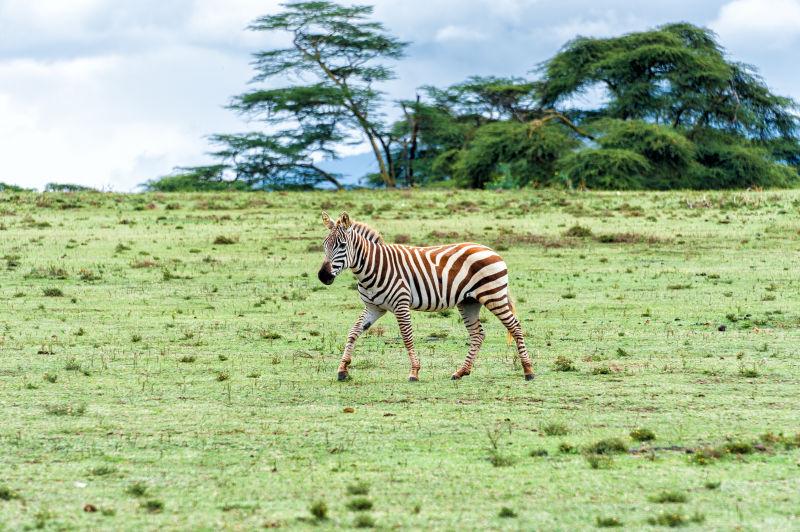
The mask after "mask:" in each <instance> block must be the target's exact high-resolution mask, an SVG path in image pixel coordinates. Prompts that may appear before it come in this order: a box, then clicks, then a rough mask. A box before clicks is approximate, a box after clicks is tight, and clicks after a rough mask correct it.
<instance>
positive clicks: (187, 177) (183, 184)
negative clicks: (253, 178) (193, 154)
mask: <svg viewBox="0 0 800 532" xmlns="http://www.w3.org/2000/svg"><path fill="white" fill-rule="evenodd" d="M226 169H227V166H226V165H221V164H218V165H212V166H197V167H194V168H179V169H177V170H176V172H175V173H173V174H171V175H168V176H163V177H160V178H157V179H153V180H150V181H148V182H146V183H144V184H143V185H142V187H143V188H144V189H145V190H147V191H149V192H191V191H196V192H219V191H232V190H247V189H248V188H249V187H248V185H247V183H245V182H242V181H234V180H229V179H226V177H225V170H226Z"/></svg>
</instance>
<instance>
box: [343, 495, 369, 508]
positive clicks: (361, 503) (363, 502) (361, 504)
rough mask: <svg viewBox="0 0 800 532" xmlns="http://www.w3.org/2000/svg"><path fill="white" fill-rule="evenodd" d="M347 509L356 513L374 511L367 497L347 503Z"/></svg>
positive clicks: (356, 498) (355, 498)
mask: <svg viewBox="0 0 800 532" xmlns="http://www.w3.org/2000/svg"><path fill="white" fill-rule="evenodd" d="M347 508H348V510H352V511H354V512H365V511H367V510H371V509H372V501H371V500H369V499H367V498H366V497H354V498H353V499H350V501H349V502H348V503H347Z"/></svg>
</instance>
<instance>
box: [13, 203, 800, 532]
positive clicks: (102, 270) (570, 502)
mask: <svg viewBox="0 0 800 532" xmlns="http://www.w3.org/2000/svg"><path fill="white" fill-rule="evenodd" d="M176 205H178V206H179V208H176V207H175V206H176ZM322 209H325V210H327V211H328V212H331V213H332V214H334V213H335V214H338V213H339V212H341V211H343V210H347V211H349V212H350V214H351V215H352V217H353V218H354V219H356V220H364V221H366V222H369V223H371V224H373V225H374V226H375V227H376V228H378V229H379V230H381V231H382V232H383V233H384V234H385V235H387V237H391V236H392V235H401V236H403V237H404V238H408V241H410V242H414V243H424V244H434V243H443V242H449V241H461V240H469V241H479V242H482V243H486V244H488V245H492V246H495V247H498V248H501V249H504V251H502V255H503V256H504V258H505V259H506V261H507V262H508V265H509V270H510V277H511V290H512V293H513V295H514V297H515V299H516V301H517V309H518V313H519V317H520V319H521V320H522V323H523V326H524V329H525V332H526V335H527V342H528V345H529V347H530V351H531V354H532V356H533V358H534V361H535V369H536V371H537V377H536V379H535V380H534V381H532V382H528V383H526V382H525V381H524V380H523V378H522V370H521V368H520V367H519V363H518V361H517V359H516V354H515V353H514V351H513V349H512V348H511V347H509V346H508V345H507V344H506V341H505V332H504V331H503V330H502V327H501V325H500V324H499V322H497V320H496V319H495V318H494V317H493V316H491V315H489V314H488V313H486V312H484V313H483V314H482V320H483V325H484V328H485V329H486V335H487V338H486V342H485V343H484V347H483V350H482V351H481V353H480V355H479V356H478V358H477V362H476V365H475V367H474V369H473V371H472V374H471V375H470V376H469V377H466V378H464V379H463V380H461V381H458V382H454V381H451V380H450V375H451V373H452V372H453V371H454V370H455V369H456V368H457V367H458V365H459V364H460V363H461V362H462V361H463V359H464V357H465V356H466V352H467V348H466V342H467V335H466V331H465V330H464V328H463V326H462V324H461V322H460V318H459V315H458V312H450V313H434V314H421V313H417V314H414V315H413V321H414V327H415V337H416V343H417V353H418V355H419V356H420V359H421V361H422V372H421V374H420V376H421V381H420V382H419V383H416V384H415V383H409V382H407V380H406V377H407V375H408V369H409V368H408V358H407V356H406V354H405V350H404V348H403V345H402V342H401V341H400V338H399V334H398V329H397V325H396V323H395V322H394V320H393V318H392V317H391V316H386V317H384V318H383V319H382V320H381V321H379V322H378V323H377V324H375V325H374V326H373V327H372V329H371V330H370V332H369V333H367V334H365V335H364V336H362V338H361V339H360V340H359V343H358V344H357V346H356V350H355V354H354V358H353V365H352V371H351V377H352V379H351V380H349V381H347V382H337V381H336V368H337V365H338V359H339V357H340V356H341V349H342V347H343V344H344V341H345V338H346V336H347V332H348V331H349V329H350V327H351V326H352V324H353V322H354V321H355V319H356V318H357V316H358V315H359V313H360V311H361V304H360V301H359V299H358V296H357V294H356V293H355V291H354V282H353V278H352V276H351V274H349V273H346V274H343V275H342V276H341V278H339V279H338V280H337V281H336V282H335V283H334V284H333V285H332V286H330V287H324V286H322V285H321V284H320V283H319V281H318V280H317V278H316V273H317V270H318V268H319V265H320V263H321V262H322V254H321V251H320V249H321V248H320V244H321V241H322V238H323V236H324V234H325V232H324V230H323V227H322V224H321V221H320V211H321V210H322ZM367 212H370V213H372V214H370V215H366V214H365V213H367ZM798 215H800V192H796V191H787V192H784V191H768V192H735V193H734V192H726V193H688V192H675V193H622V194H616V193H569V192H555V191H544V192H542V191H521V192H520V191H516V192H513V193H511V192H494V191H492V192H482V193H481V192H448V191H441V192H434V191H413V192H402V191H399V192H388V193H387V192H346V193H337V194H333V193H308V194H302V193H290V194H231V195H226V194H215V195H202V194H182V195H166V194H165V195H155V194H152V195H113V194H73V195H65V194H43V195H36V194H14V193H3V194H0V221H1V222H2V225H3V227H5V229H4V230H2V231H0V257H6V258H5V259H4V262H2V263H0V299H2V305H3V309H4V312H2V313H0V405H1V408H0V470H2V471H3V478H2V482H0V484H2V488H1V489H0V528H8V529H10V530H11V529H22V528H26V527H35V526H44V527H48V528H51V529H65V528H66V529H75V528H78V529H107V530H119V529H123V530H136V529H156V528H165V529H196V528H199V529H204V528H208V527H209V526H213V527H214V528H221V529H227V528H229V529H252V528H261V527H264V526H282V527H284V528H290V529H291V528H312V527H313V528H315V529H331V530H332V529H334V528H339V527H352V526H360V527H371V526H375V527H378V528H386V529H390V528H400V529H440V530H454V529H503V528H506V529H507V528H515V529H516V528H519V529H528V530H530V529H538V530H584V529H589V528H593V527H595V526H608V527H613V526H617V525H618V524H622V523H624V526H625V527H630V528H631V529H639V528H643V527H648V526H651V524H652V525H654V526H685V527H687V528H691V527H704V528H709V529H722V530H727V529H735V528H737V527H739V528H741V529H745V530H751V529H770V530H777V529H792V528H793V527H796V523H797V519H798V516H799V515H800V514H799V512H800V510H799V509H798V506H797V497H796V494H797V493H798V491H799V490H800V475H797V474H794V473H793V472H796V471H798V466H797V464H798V462H800V449H799V448H798V445H800V439H798V438H797V437H796V436H795V435H796V434H798V432H800V421H798V416H797V412H798V411H799V410H800V399H799V398H798V393H797V390H798V386H800V356H798V355H800V352H799V351H798V348H797V346H798V345H800V291H799V290H798V287H800V282H798V278H797V273H798V269H797V262H798V259H799V258H800V243H799V242H800V235H799V234H798V231H800V222H798V219H800V218H798ZM721 219H727V220H729V221H730V223H725V224H721V223H719V220H721ZM576 227H579V228H580V230H579V229H575V228H576ZM220 237H224V238H220ZM12 265H13V267H12ZM55 290H58V291H60V292H56V291H55ZM58 293H61V294H64V296H63V297H53V295H54V294H58ZM48 294H49V295H48ZM722 326H724V330H720V328H721V327H722ZM32 384H33V385H32ZM643 427H644V428H646V429H647V431H646V432H645V431H643V430H642V428H643ZM651 434H652V435H657V439H655V440H652V438H651V437H650V435H651ZM759 438H760V439H759ZM600 453H603V454H600ZM709 486H714V488H713V489H712V488H711V487H709ZM664 493H667V494H674V493H677V494H685V495H686V497H685V502H679V501H677V500H676V501H675V502H669V501H666V500H665V499H670V498H671V499H676V497H669V496H666V497H662V496H661V495H660V494H664ZM677 498H680V497H677ZM662 499H664V500H663V501H662V502H657V501H661V500H662ZM86 505H92V506H93V507H95V508H98V509H100V510H99V511H96V512H89V511H84V508H85V507H86ZM348 506H351V507H352V508H353V509H350V508H349V507H348ZM368 506H369V507H370V508H367V507H368ZM356 509H363V510H364V511H354V510H356ZM511 514H513V515H515V516H516V517H513V516H512V515H511Z"/></svg>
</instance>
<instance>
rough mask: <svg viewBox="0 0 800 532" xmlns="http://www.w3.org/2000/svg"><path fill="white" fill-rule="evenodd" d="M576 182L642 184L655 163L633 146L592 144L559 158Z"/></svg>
mask: <svg viewBox="0 0 800 532" xmlns="http://www.w3.org/2000/svg"><path fill="white" fill-rule="evenodd" d="M559 166H560V168H561V171H563V172H564V174H565V175H566V176H567V178H568V179H569V180H570V182H571V183H572V184H573V185H582V186H585V187H588V188H599V189H620V190H630V189H638V188H642V186H643V183H644V180H645V176H646V175H647V174H648V173H649V172H651V170H652V166H651V165H650V163H649V162H648V161H647V159H646V158H645V157H644V156H642V155H639V154H638V153H636V152H633V151H631V150H621V149H612V148H592V149H584V150H581V151H577V152H574V153H571V154H569V155H567V156H566V157H564V158H563V159H561V160H560V161H559Z"/></svg>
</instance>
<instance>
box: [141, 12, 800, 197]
mask: <svg viewBox="0 0 800 532" xmlns="http://www.w3.org/2000/svg"><path fill="white" fill-rule="evenodd" d="M371 15H372V8H371V7H370V6H343V5H340V4H337V3H335V2H332V1H313V2H291V3H287V4H283V11H281V12H280V13H278V14H274V15H268V16H264V17H261V18H259V19H257V20H256V21H255V22H254V23H253V24H252V25H251V27H250V28H251V29H252V30H255V31H266V32H281V33H285V34H288V35H289V36H290V37H291V46H289V47H287V48H279V49H273V50H266V51H261V52H258V53H256V54H255V56H254V57H255V59H254V62H253V66H254V68H255V70H256V75H255V77H254V79H253V82H254V83H255V84H257V85H263V86H258V87H257V88H254V89H253V90H250V91H248V92H245V93H243V94H241V95H238V96H235V97H234V98H233V99H232V101H231V103H230V108H231V109H232V110H235V111H236V112H239V113H242V114H243V115H244V116H246V117H248V118H250V119H251V120H252V121H254V122H255V123H259V124H261V126H262V127H261V130H260V131H256V132H250V133H242V134H218V135H213V136H212V137H211V138H210V140H211V142H212V144H213V145H214V146H215V148H216V150H215V151H213V152H211V155H212V156H213V157H215V158H216V159H217V160H218V164H217V165H212V166H206V167H199V168H189V169H179V170H178V171H177V172H176V173H175V174H173V175H170V176H167V177H165V178H164V180H163V181H164V183H163V184H160V183H161V181H159V180H155V181H151V182H149V184H148V186H149V187H151V188H154V187H156V186H158V187H164V186H167V187H174V186H179V185H180V186H189V184H190V183H191V182H192V181H193V180H194V181H197V180H200V181H204V182H205V184H203V185H201V186H200V188H202V187H210V189H214V190H216V189H218V188H215V187H230V186H231V185H229V183H231V182H235V183H236V185H235V187H242V188H245V189H264V188H286V187H297V186H300V187H307V186H315V185H317V184H318V183H321V182H327V183H330V184H332V185H334V186H336V187H340V186H341V185H340V184H339V176H336V175H333V174H330V173H328V172H325V171H324V170H323V168H322V167H321V165H320V164H319V161H320V160H321V159H325V158H328V159H330V158H335V157H336V154H337V150H338V149H340V148H341V147H342V146H343V145H345V144H348V143H361V142H366V144H367V145H368V146H369V148H370V150H371V151H372V153H373V155H374V157H375V161H376V167H377V168H378V171H377V172H376V173H375V174H373V175H371V176H368V179H369V181H370V182H371V183H372V184H373V185H376V186H386V187H393V186H395V185H398V184H399V185H403V186H431V185H435V186H456V187H473V188H486V187H505V188H514V187H524V186H552V185H557V186H578V187H589V188H609V189H615V188H619V189H670V188H745V187H751V186H757V187H770V186H791V185H795V184H797V183H798V180H799V178H798V168H800V118H798V117H799V116H800V115H799V114H798V112H799V111H800V109H799V108H798V105H797V103H796V102H794V101H793V100H792V99H791V98H788V97H784V96H779V95H776V94H773V93H772V92H771V91H770V90H769V88H768V86H767V84H766V82H765V81H764V80H763V79H761V77H760V76H759V75H758V73H757V71H756V69H755V67H752V66H750V65H746V64H743V63H740V62H736V61H733V60H731V59H730V58H729V57H728V56H727V55H726V53H725V51H724V50H723V49H722V47H721V46H720V45H719V43H718V42H717V39H716V36H715V35H714V33H713V32H711V31H710V30H708V29H705V28H700V27H696V26H693V25H691V24H688V23H676V24H667V25H664V26H660V27H658V28H655V29H652V30H648V31H641V32H634V33H629V34H625V35H621V36H618V37H610V38H592V37H580V36H578V37H576V38H574V39H572V40H571V41H569V42H567V43H566V44H565V45H564V46H563V47H562V48H561V49H560V50H559V51H558V52H557V53H556V54H555V55H554V56H553V57H552V58H550V59H549V60H547V61H545V62H544V63H542V64H540V65H538V67H536V68H535V70H533V71H532V73H531V78H530V79H527V78H522V77H515V76H505V77H503V76H472V77H470V78H468V79H467V80H465V81H463V82H461V83H456V84H454V85H451V86H449V87H434V86H430V85H423V86H422V87H420V89H419V94H417V95H416V97H414V98H409V99H406V100H402V101H399V102H394V104H392V105H390V104H388V103H387V102H386V101H385V99H384V97H383V94H382V93H381V92H380V90H379V88H378V86H379V84H380V83H382V82H385V81H387V80H389V79H391V78H392V77H393V71H392V69H391V67H390V66H389V64H388V62H389V61H394V60H397V59H400V58H401V57H402V56H403V53H404V49H405V47H406V43H404V42H402V41H400V40H398V39H397V38H395V37H393V36H391V35H390V34H389V33H388V32H387V31H386V29H385V28H384V27H383V25H382V24H380V23H379V22H375V21H372V20H371V19H370V17H371ZM278 81H280V83H279V85H278V86H276V82H278ZM586 95H588V96H589V101H590V102H592V104H591V105H588V106H587V105H583V106H580V105H577V102H579V101H580V100H586V98H582V99H581V98H579V97H580V96H586ZM389 116H393V117H394V120H393V121H390V120H389V119H388V117H389Z"/></svg>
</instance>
